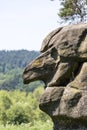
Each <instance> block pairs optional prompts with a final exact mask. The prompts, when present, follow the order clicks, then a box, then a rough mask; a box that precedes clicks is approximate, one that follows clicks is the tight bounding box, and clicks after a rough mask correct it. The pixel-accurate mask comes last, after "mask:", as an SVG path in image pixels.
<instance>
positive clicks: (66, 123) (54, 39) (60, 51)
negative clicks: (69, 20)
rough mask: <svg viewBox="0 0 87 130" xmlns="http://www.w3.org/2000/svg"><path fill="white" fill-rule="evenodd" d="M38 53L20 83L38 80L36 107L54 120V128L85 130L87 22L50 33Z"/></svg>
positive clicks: (86, 122) (86, 106)
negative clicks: (41, 88) (39, 93)
mask: <svg viewBox="0 0 87 130" xmlns="http://www.w3.org/2000/svg"><path fill="white" fill-rule="evenodd" d="M41 52H42V54H41V55H40V56H39V57H38V58H37V59H35V60H34V61H33V62H32V63H31V64H29V65H28V66H27V67H26V68H25V70H24V73H23V81H24V83H25V84H26V83H30V82H32V81H35V80H42V81H44V83H45V90H44V93H43V95H42V97H41V99H40V105H39V106H40V109H41V110H42V111H44V112H46V113H47V114H48V115H49V116H50V117H51V118H52V120H53V122H54V130H87V24H77V25H69V26H65V27H62V28H58V29H56V30H54V31H53V32H51V33H50V34H49V35H48V36H47V37H46V38H45V39H44V41H43V43H42V47H41Z"/></svg>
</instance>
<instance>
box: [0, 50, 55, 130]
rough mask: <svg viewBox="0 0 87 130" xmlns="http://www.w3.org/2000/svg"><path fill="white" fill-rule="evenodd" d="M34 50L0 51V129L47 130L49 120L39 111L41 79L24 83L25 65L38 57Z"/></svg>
mask: <svg viewBox="0 0 87 130" xmlns="http://www.w3.org/2000/svg"><path fill="white" fill-rule="evenodd" d="M39 54H40V52H36V51H27V50H20V51H0V61H1V62H0V130H15V129H16V130H24V129H25V130H40V129H41V130H50V129H52V125H53V124H52V122H51V119H50V118H49V117H48V116H47V115H46V114H45V113H43V112H42V111H40V110H39V99H40V96H41V94H42V93H43V90H44V87H43V86H44V84H43V83H42V82H41V81H37V82H32V83H31V84H30V85H24V84H23V81H22V73H23V70H24V68H25V66H26V65H27V64H28V63H30V62H31V61H32V60H33V59H35V58H36V57H37V56H39Z"/></svg>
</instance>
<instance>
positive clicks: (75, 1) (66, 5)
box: [58, 0, 87, 23]
mask: <svg viewBox="0 0 87 130" xmlns="http://www.w3.org/2000/svg"><path fill="white" fill-rule="evenodd" d="M59 1H60V5H61V7H60V9H59V13H58V15H59V17H60V18H61V20H62V21H63V22H66V21H68V22H69V23H80V22H86V21H87V0H59Z"/></svg>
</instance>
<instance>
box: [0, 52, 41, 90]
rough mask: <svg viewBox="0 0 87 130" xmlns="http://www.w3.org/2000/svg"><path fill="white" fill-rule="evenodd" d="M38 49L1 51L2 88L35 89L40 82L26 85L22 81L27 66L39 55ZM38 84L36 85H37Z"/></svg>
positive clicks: (0, 74) (0, 87)
mask: <svg viewBox="0 0 87 130" xmlns="http://www.w3.org/2000/svg"><path fill="white" fill-rule="evenodd" d="M39 54H40V52H38V51H27V50H18V51H15V50H13V51H4V50H3V51H0V89H5V90H14V89H20V90H26V89H29V90H31V91H33V89H34V88H35V86H36V85H39V84H40V82H36V83H32V84H31V85H30V86H32V87H30V86H29V85H26V86H29V87H25V86H24V85H23V81H22V72H23V70H24V68H25V66H26V65H27V64H28V63H30V62H31V61H32V60H34V59H35V58H36V57H37V56H39ZM35 84H36V85H35Z"/></svg>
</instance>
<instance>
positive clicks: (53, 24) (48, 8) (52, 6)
mask: <svg viewBox="0 0 87 130" xmlns="http://www.w3.org/2000/svg"><path fill="white" fill-rule="evenodd" d="M58 1H59V0H55V1H50V0H0V50H20V49H26V50H36V51H39V50H40V48H41V44H42V41H43V39H44V38H45V37H46V36H47V34H49V33H50V32H51V31H52V30H54V29H56V28H58V27H59V24H58V22H57V21H58V15H57V13H58V9H59V2H58Z"/></svg>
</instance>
